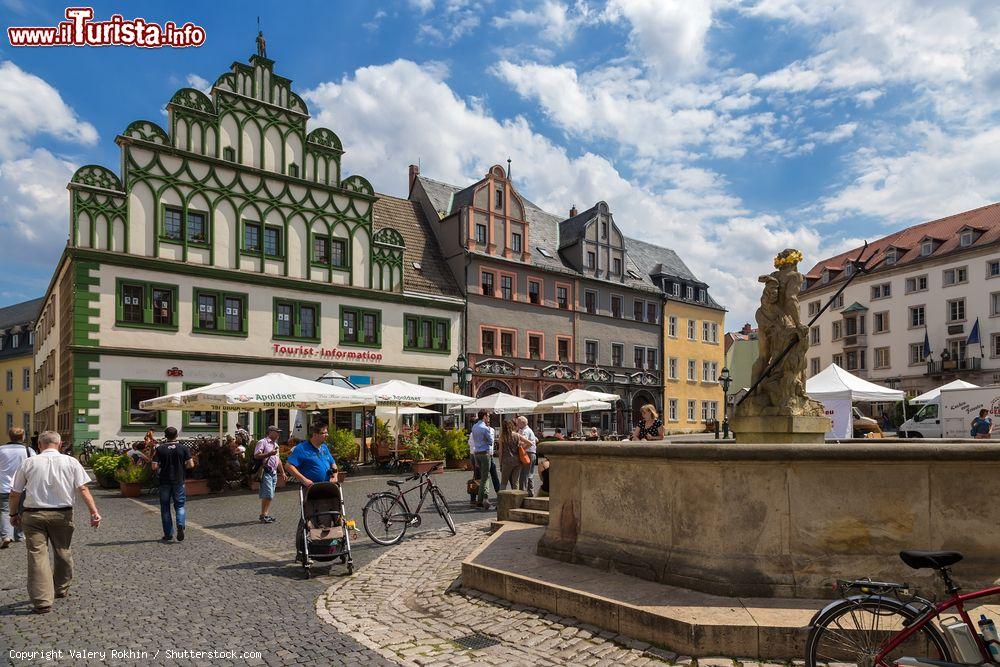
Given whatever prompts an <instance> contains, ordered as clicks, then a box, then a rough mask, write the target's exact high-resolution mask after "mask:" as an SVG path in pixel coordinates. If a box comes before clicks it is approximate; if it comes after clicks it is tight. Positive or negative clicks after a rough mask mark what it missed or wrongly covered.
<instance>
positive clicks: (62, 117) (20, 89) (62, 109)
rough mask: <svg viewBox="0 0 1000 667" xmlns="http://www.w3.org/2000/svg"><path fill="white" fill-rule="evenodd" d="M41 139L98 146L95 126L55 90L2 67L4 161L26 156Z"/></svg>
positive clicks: (9, 65)
mask: <svg viewBox="0 0 1000 667" xmlns="http://www.w3.org/2000/svg"><path fill="white" fill-rule="evenodd" d="M39 135H48V136H50V137H53V138H55V139H58V140H61V141H68V142H73V143H78V144H83V145H87V146H92V145H94V144H95V143H97V130H96V129H94V126H93V125H91V124H90V123H87V122H85V121H82V120H80V118H79V117H77V115H76V112H75V111H73V109H72V108H71V107H70V106H69V105H67V104H66V103H65V102H64V101H63V99H62V96H61V95H60V94H59V92H58V91H57V90H56V89H55V88H53V87H52V86H50V85H49V84H48V83H46V82H45V81H44V80H42V79H40V78H39V77H37V76H35V75H34V74H29V73H27V72H25V71H24V70H22V69H21V68H20V67H18V66H17V65H15V64H14V63H12V62H10V61H6V62H3V63H0V158H2V159H5V160H9V159H11V158H13V157H16V156H18V155H22V154H23V153H24V152H26V151H27V150H29V144H30V142H31V140H32V139H34V138H35V137H37V136H39Z"/></svg>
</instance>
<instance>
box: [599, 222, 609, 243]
mask: <svg viewBox="0 0 1000 667" xmlns="http://www.w3.org/2000/svg"><path fill="white" fill-rule="evenodd" d="M601 238H602V239H606V238H608V223H606V222H602V223H601Z"/></svg>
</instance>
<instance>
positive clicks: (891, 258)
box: [885, 248, 896, 266]
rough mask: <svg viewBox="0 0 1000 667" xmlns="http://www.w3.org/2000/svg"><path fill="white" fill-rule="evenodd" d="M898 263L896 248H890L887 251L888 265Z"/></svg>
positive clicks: (886, 261)
mask: <svg viewBox="0 0 1000 667" xmlns="http://www.w3.org/2000/svg"><path fill="white" fill-rule="evenodd" d="M895 263H896V249H895V248H889V249H888V250H886V251H885V264H886V266H892V265H893V264H895Z"/></svg>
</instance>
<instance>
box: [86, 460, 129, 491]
mask: <svg viewBox="0 0 1000 667" xmlns="http://www.w3.org/2000/svg"><path fill="white" fill-rule="evenodd" d="M122 459H126V460H127V459H128V457H127V456H119V455H117V454H112V453H111V452H95V453H94V456H93V457H91V459H90V467H91V470H93V471H94V477H95V478H96V479H97V485H98V486H100V487H101V488H102V489H117V488H118V480H116V479H115V471H116V470H118V468H119V466H121V465H124V464H125V463H126V461H123V460H122Z"/></svg>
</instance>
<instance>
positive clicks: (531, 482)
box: [517, 416, 538, 496]
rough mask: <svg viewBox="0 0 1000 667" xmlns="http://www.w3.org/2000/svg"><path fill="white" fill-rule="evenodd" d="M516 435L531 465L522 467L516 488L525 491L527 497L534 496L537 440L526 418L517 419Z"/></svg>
mask: <svg viewBox="0 0 1000 667" xmlns="http://www.w3.org/2000/svg"><path fill="white" fill-rule="evenodd" d="M517 434H518V435H519V436H521V445H522V446H523V447H524V451H525V453H527V455H528V456H529V457H530V458H531V465H526V466H522V468H521V481H520V484H519V485H518V488H519V489H521V490H522V491H527V492H528V495H529V496H533V495H535V464H536V463H537V462H538V438H537V437H536V436H535V432H534V431H532V430H531V427H530V426H528V419H527V417H524V416H521V417H518V418H517Z"/></svg>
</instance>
